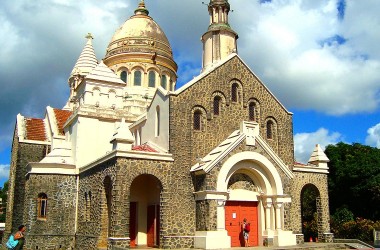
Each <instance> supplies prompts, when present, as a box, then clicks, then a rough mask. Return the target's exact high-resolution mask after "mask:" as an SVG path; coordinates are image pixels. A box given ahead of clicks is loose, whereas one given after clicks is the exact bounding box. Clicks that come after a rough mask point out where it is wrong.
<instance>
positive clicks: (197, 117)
mask: <svg viewBox="0 0 380 250" xmlns="http://www.w3.org/2000/svg"><path fill="white" fill-rule="evenodd" d="M201 123H202V112H201V111H200V110H196V111H195V112H194V117H193V128H194V130H201Z"/></svg>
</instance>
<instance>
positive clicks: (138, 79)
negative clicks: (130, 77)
mask: <svg viewBox="0 0 380 250" xmlns="http://www.w3.org/2000/svg"><path fill="white" fill-rule="evenodd" d="M134 85H135V86H141V71H140V70H136V71H135V75H134Z"/></svg>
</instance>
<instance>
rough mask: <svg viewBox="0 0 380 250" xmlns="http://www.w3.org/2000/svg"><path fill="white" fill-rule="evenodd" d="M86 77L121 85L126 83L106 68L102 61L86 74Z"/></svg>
mask: <svg viewBox="0 0 380 250" xmlns="http://www.w3.org/2000/svg"><path fill="white" fill-rule="evenodd" d="M86 79H91V80H96V81H103V82H107V83H114V84H118V85H123V86H125V85H126V83H125V82H123V81H122V80H121V79H120V78H119V77H118V76H117V75H116V74H115V73H114V72H113V71H112V70H111V69H110V68H108V67H107V65H105V64H104V62H103V61H101V62H100V63H99V64H98V66H96V67H95V68H94V69H93V70H92V71H91V72H90V74H88V75H87V76H86Z"/></svg>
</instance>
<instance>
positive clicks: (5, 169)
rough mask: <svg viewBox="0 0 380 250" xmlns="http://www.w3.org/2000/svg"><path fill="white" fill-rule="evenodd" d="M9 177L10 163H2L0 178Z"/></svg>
mask: <svg viewBox="0 0 380 250" xmlns="http://www.w3.org/2000/svg"><path fill="white" fill-rule="evenodd" d="M8 178H9V165H4V164H0V179H8Z"/></svg>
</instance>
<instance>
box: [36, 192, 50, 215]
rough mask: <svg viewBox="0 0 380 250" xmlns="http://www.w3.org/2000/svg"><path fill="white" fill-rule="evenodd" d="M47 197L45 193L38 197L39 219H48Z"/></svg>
mask: <svg viewBox="0 0 380 250" xmlns="http://www.w3.org/2000/svg"><path fill="white" fill-rule="evenodd" d="M47 201H48V200H47V195H46V194H45V193H41V194H39V195H38V199H37V203H38V204H37V209H38V211H37V218H38V219H46V215H47Z"/></svg>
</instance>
